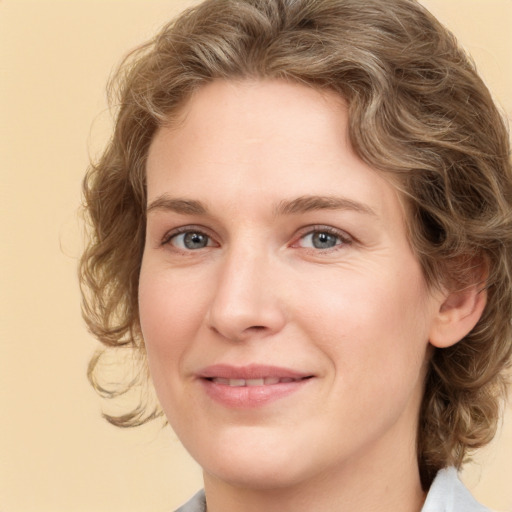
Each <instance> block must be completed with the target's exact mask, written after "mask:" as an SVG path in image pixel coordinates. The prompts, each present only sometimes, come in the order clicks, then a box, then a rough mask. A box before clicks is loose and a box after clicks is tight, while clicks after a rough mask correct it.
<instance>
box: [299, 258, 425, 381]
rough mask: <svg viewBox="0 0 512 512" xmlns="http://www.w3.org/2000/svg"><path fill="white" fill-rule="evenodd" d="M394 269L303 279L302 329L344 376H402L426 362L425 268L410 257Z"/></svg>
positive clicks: (301, 294) (301, 295) (416, 369)
mask: <svg viewBox="0 0 512 512" xmlns="http://www.w3.org/2000/svg"><path fill="white" fill-rule="evenodd" d="M393 270H394V269H389V267H388V268H387V269H386V271H381V272H380V273H379V272H371V271H367V272H355V271H354V272H346V273H341V272H340V273H339V274H338V275H334V276H332V275H331V279H325V280H323V279H317V280H315V282H314V285H312V283H311V282H308V281H307V280H302V282H301V283H302V284H301V289H300V292H299V293H298V294H297V296H298V297H300V299H301V300H300V303H299V305H298V306H297V307H298V308H300V312H301V313H300V318H301V322H302V325H303V328H304V329H307V330H308V334H309V336H310V337H311V338H312V339H315V340H316V342H317V343H318V344H320V345H321V347H322V348H323V349H324V350H325V351H327V352H328V353H329V354H330V357H331V359H332V361H333V364H334V365H335V366H337V367H338V371H339V372H340V373H341V374H342V375H344V376H347V375H353V376H354V379H355V378H359V377H360V374H361V372H362V373H365V372H368V371H370V370H371V372H373V373H375V374H378V375H381V376H382V377H383V378H384V377H385V376H392V375H393V374H397V379H398V378H399V376H400V375H404V374H408V371H409V369H411V370H413V368H414V370H413V371H418V368H419V367H421V365H422V362H423V359H424V355H425V350H426V346H427V344H428V331H429V329H428V325H429V324H428V315H429V313H428V300H427V292H426V290H425V285H424V283H423V279H422V276H421V271H420V269H419V268H418V267H417V265H416V263H415V262H407V261H405V262H403V265H402V268H401V269H395V271H393ZM333 277H334V278H333ZM411 366H412V367H413V368H411Z"/></svg>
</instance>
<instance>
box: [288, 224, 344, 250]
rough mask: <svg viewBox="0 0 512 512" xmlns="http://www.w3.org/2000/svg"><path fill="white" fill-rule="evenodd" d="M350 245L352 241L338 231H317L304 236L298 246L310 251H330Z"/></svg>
mask: <svg viewBox="0 0 512 512" xmlns="http://www.w3.org/2000/svg"><path fill="white" fill-rule="evenodd" d="M350 243H351V240H350V239H349V238H348V237H347V236H346V235H344V234H342V233H339V232H338V231H335V230H331V229H315V230H314V231H310V232H309V233H306V234H305V235H303V236H302V237H301V238H300V239H299V241H298V243H297V245H298V246H299V247H304V248H308V249H318V250H328V249H333V248H335V247H336V246H340V245H347V244H350Z"/></svg>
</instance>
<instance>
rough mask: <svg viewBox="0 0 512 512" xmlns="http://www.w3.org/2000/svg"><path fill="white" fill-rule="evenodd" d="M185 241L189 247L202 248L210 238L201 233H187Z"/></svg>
mask: <svg viewBox="0 0 512 512" xmlns="http://www.w3.org/2000/svg"><path fill="white" fill-rule="evenodd" d="M183 243H184V244H185V247H186V248H187V249H202V248H203V247H206V245H207V244H208V239H207V237H206V235H203V234H201V233H187V234H186V235H185V238H184V239H183Z"/></svg>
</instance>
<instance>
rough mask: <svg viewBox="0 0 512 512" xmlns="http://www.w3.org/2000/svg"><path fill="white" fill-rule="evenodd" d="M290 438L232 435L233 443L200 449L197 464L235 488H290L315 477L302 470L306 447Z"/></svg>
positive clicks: (231, 441) (231, 440)
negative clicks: (303, 452)
mask: <svg viewBox="0 0 512 512" xmlns="http://www.w3.org/2000/svg"><path fill="white" fill-rule="evenodd" d="M289 437H290V436H288V440H287V441H288V443H287V442H286V440H283V439H282V437H279V436H276V437H273V438H272V437H271V436H270V438H269V436H258V435H257V434H255V433H253V434H251V435H247V436H241V435H238V436H237V435H233V434H231V435H230V436H229V442H224V443H219V444H218V445H217V446H215V443H214V442H211V443H210V444H209V446H208V447H207V449H206V450H205V449H203V450H198V454H200V456H198V457H196V461H197V462H198V463H199V465H200V466H201V467H202V468H203V470H204V472H205V473H206V474H208V475H210V476H211V477H213V478H215V479H218V480H221V481H223V482H225V483H227V484H229V485H232V486H235V487H242V488H251V489H254V490H257V489H259V490H261V489H268V490H270V489H279V488H286V487H290V486H293V485H295V484H297V483H300V482H301V481H303V480H306V479H307V478H308V477H310V476H311V475H308V474H307V473H308V471H307V468H305V467H302V465H301V460H299V461H298V460H297V458H298V457H297V454H300V453H301V452H302V451H303V450H302V447H301V446H297V444H296V443H290V441H291V440H290V439H289ZM210 441H212V439H211V438H210ZM191 451H192V450H191ZM192 455H194V454H193V453H192ZM306 458H308V457H304V458H300V459H302V460H303V461H305V459H306ZM309 459H310V460H309V461H307V462H308V465H311V462H312V461H311V457H309Z"/></svg>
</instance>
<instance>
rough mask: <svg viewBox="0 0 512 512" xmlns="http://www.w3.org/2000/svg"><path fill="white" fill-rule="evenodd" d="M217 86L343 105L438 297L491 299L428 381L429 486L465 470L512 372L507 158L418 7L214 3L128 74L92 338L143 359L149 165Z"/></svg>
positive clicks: (132, 64) (492, 422)
mask: <svg viewBox="0 0 512 512" xmlns="http://www.w3.org/2000/svg"><path fill="white" fill-rule="evenodd" d="M219 78H220V79H227V80H233V79H243V78H253V79H262V78H272V79H281V80H287V81H292V82H299V83H302V84H305V85H308V86H311V87H316V88H320V89H324V88H325V89H329V90H333V91H335V92H336V93H338V94H339V95H340V96H341V97H343V98H344V99H345V100H346V101H347V103H348V109H349V123H350V126H349V133H350V139H351V143H352V145H353V147H354V149H355V151H356V153H357V154H358V156H359V157H360V158H361V159H362V160H363V161H364V162H366V163H368V164H369V165H371V166H372V167H374V168H375V169H377V170H379V171H381V172H383V173H385V174H386V175H388V176H389V177H390V179H391V180H392V181H393V182H394V183H395V184H396V186H397V187H398V188H399V190H400V191H401V193H402V196H403V198H404V202H405V203H406V209H407V212H408V228H409V230H408V232H409V237H410V242H411V245H412V247H413V248H414V250H415V252H416V254H417V255H418V258H419V261H420V262H421V265H422V268H423V270H424V274H425V277H426V279H427V282H428V283H429V284H430V286H432V287H436V286H445V287H464V286H465V285H467V284H468V283H471V282H473V283H474V282H475V280H478V281H480V282H481V283H482V286H483V287H484V286H485V287H486V288H487V293H488V303H487V307H486V310H485V312H484V315H483V317H482V319H481V321H480V322H479V324H478V325H477V327H476V328H475V329H474V330H473V331H472V332H471V333H470V335H468V336H467V337H466V338H465V339H463V340H462V341H461V342H459V343H457V344H456V345H454V346H453V347H451V348H449V349H443V350H435V351H434V353H433V355H432V359H431V363H430V369H429V371H428V374H427V378H426V383H425V396H424V399H423V406H422V411H421V416H420V427H419V434H418V457H419V462H420V468H421V470H422V474H423V478H424V481H425V482H428V481H429V480H430V479H431V477H432V475H433V474H434V473H435V471H436V470H437V469H439V468H440V467H442V466H445V465H447V464H455V465H460V464H461V463H462V461H463V459H464V457H465V456H466V454H467V451H468V449H470V448H474V447H478V446H481V445H483V444H485V443H486V442H487V441H488V440H490V438H491V437H492V435H493V433H494V430H495V427H496V421H497V416H498V408H499V397H500V396H501V395H502V390H503V384H504V374H503V369H504V367H505V366H506V364H507V362H508V361H509V359H510V351H511V344H510V338H511V333H510V330H511V325H510V319H511V316H512V313H511V311H512V304H511V301H512V293H511V282H510V261H511V254H510V251H511V248H512V247H511V244H512V233H511V224H510V211H511V204H510V201H511V197H512V190H511V187H512V185H511V170H510V156H509V145H508V137H507V132H506V129H505V127H504V123H503V121H502V120H501V118H500V116H499V114H498V112H497V110H496V107H495V106H494V104H493V102H492V100H491V97H490V95H489V93H488V91H487V89H486V88H485V86H484V84H483V83H482V81H481V80H480V79H479V78H478V76H477V74H476V72H475V70H474V67H473V65H472V64H471V62H470V60H469V59H468V58H467V56H466V55H465V54H464V53H463V52H462V51H461V50H460V49H459V48H458V46H457V44H456V42H455V40H454V39H453V37H452V36H451V35H450V34H449V33H448V32H447V31H446V30H445V29H444V28H443V27H442V26H441V25H440V24H439V23H438V22H437V21H436V20H435V19H433V18H432V16H430V15H429V14H428V13H427V12H426V11H425V10H424V9H423V8H422V7H421V6H420V5H419V4H417V3H416V2H414V1H412V0H392V1H386V2H384V1H382V0H365V1H364V2H361V1H359V0H310V1H307V0H298V1H297V0H295V1H292V0H288V1H287V0H274V1H270V2H269V1H267V0H245V1H243V0H238V1H236V0H226V1H225V2H215V1H211V0H210V1H206V2H204V3H202V4H200V5H199V6H198V7H196V8H194V9H191V10H189V11H186V12H185V13H184V14H183V15H182V16H180V18H179V19H178V20H177V21H176V22H173V23H170V24H169V25H167V26H165V27H164V28H163V29H162V31H161V32H160V33H159V35H157V36H156V38H155V39H154V40H153V41H151V42H150V43H148V44H147V45H145V46H143V47H142V48H141V49H139V50H138V51H137V52H135V53H134V54H133V55H132V56H131V57H130V58H129V59H128V60H127V61H126V62H125V64H124V65H123V66H122V68H121V70H120V72H119V74H118V98H117V101H118V102H119V110H118V114H117V120H116V128H115V132H114V136H113V138H112V141H111V143H110V145H109V147H108V148H107V149H106V151H105V152H104V154H103V156H102V158H101V159H100V161H99V162H98V163H97V164H96V165H95V166H93V167H92V168H91V170H90V172H89V174H88V177H87V178H86V181H85V188H84V190H85V200H86V204H87V209H88V213H89V216H90V220H91V224H92V235H93V237H92V240H91V244H90V245H89V247H88V249H87V251H86V252H85V254H84V257H83V259H82V267H81V270H82V279H83V283H84V284H85V286H86V288H88V289H89V290H90V292H92V293H90V294H88V295H87V298H86V299H85V301H84V311H85V316H86V318H87V320H88V322H89V326H90V329H91V331H92V332H93V333H94V334H96V335H97V336H98V337H99V339H100V340H102V341H103V342H104V343H105V344H106V345H108V346H114V347H115V346H120V345H126V346H129V347H133V348H135V349H136V351H137V353H138V354H139V355H140V357H141V358H142V360H143V359H144V343H143V340H142V337H141V333H140V328H139V324H138V309H137V308H138V306H137V291H138V275H139V269H140V262H141V257H142V248H143V242H144V225H145V209H146V197H145V158H146V155H147V151H148V148H149V145H150V143H151V140H152V136H153V134H154V133H155V131H156V129H157V128H158V126H160V125H162V124H165V123H168V122H172V120H173V116H175V115H176V114H177V113H178V112H179V109H180V107H181V106H182V105H183V103H184V102H186V100H187V99H188V98H190V96H191V94H193V92H194V91H195V90H197V89H198V88H200V87H201V86H202V85H204V84H206V83H208V82H210V81H212V80H214V79H219ZM475 269H476V270H475ZM93 371H94V362H93V365H92V367H91V375H93ZM146 377H147V375H146V374H145V373H144V372H142V373H141V378H142V379H144V378H146ZM156 414H157V413H156V412H155V411H153V410H146V411H144V410H143V409H140V410H137V411H134V412H133V414H128V415H126V416H123V417H119V418H111V420H112V421H113V422H115V423H117V424H119V425H124V426H129V425H133V424H137V423H142V422H144V421H146V420H147V419H148V418H150V417H153V416H155V415H156Z"/></svg>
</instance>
